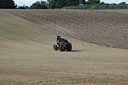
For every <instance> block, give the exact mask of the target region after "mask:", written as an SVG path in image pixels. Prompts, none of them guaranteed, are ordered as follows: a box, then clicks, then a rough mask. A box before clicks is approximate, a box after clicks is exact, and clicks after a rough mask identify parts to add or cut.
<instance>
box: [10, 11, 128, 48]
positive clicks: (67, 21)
mask: <svg viewBox="0 0 128 85" xmlns="http://www.w3.org/2000/svg"><path fill="white" fill-rule="evenodd" d="M7 11H8V12H10V13H12V14H14V15H17V16H20V17H22V18H24V19H26V20H29V21H32V22H34V23H37V24H41V25H42V26H43V27H44V28H48V29H50V30H53V31H54V32H56V31H57V33H61V34H65V35H68V36H70V37H74V38H77V39H80V40H84V41H86V42H90V43H95V44H99V45H103V46H108V47H114V48H124V49H128V44H127V43H128V30H127V28H128V14H127V13H128V11H127V10H126V11H125V10H124V11H90V10H7Z"/></svg>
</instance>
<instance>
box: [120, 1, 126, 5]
mask: <svg viewBox="0 0 128 85" xmlns="http://www.w3.org/2000/svg"><path fill="white" fill-rule="evenodd" d="M119 5H127V4H126V3H125V2H121V3H119Z"/></svg>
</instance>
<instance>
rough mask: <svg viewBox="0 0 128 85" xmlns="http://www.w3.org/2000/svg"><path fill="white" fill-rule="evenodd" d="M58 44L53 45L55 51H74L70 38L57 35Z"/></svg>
mask: <svg viewBox="0 0 128 85" xmlns="http://www.w3.org/2000/svg"><path fill="white" fill-rule="evenodd" d="M56 43H57V44H56V45H55V44H54V45H53V48H54V50H55V51H57V50H60V51H72V44H71V43H70V42H68V40H66V39H64V38H61V37H60V36H57V40H56Z"/></svg>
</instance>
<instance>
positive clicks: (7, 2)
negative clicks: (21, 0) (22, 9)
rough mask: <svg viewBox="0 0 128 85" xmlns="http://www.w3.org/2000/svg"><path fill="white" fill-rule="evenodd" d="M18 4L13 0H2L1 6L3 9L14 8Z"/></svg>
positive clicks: (0, 0) (0, 1)
mask: <svg viewBox="0 0 128 85" xmlns="http://www.w3.org/2000/svg"><path fill="white" fill-rule="evenodd" d="M16 7H17V5H15V3H14V1H13V0H0V8H2V9H14V8H16Z"/></svg>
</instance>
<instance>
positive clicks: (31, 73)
mask: <svg viewBox="0 0 128 85" xmlns="http://www.w3.org/2000/svg"><path fill="white" fill-rule="evenodd" d="M5 11H6V12H5ZM8 12H10V13H12V14H15V15H17V16H14V15H11V14H9V13H8ZM79 12H80V13H79ZM88 13H90V14H88ZM94 13H95V14H94ZM102 13H103V14H106V13H107V14H108V16H106V17H107V18H108V19H109V18H110V17H111V16H112V15H113V14H116V16H114V15H113V17H117V19H119V18H122V19H120V21H122V22H120V23H119V22H118V21H115V22H118V24H117V25H118V27H117V26H116V25H115V26H114V25H113V24H112V26H113V28H110V27H111V26H110V25H108V26H107V24H108V23H106V24H105V25H104V24H101V23H104V22H107V19H106V18H105V15H102ZM91 14H92V15H96V16H97V17H98V16H99V15H98V14H101V15H102V16H101V17H103V16H104V17H103V19H104V18H105V20H102V22H101V23H100V24H97V25H93V24H89V21H90V22H91V21H92V19H96V18H97V17H95V16H94V17H92V15H91ZM107 14H106V15H107ZM110 14H111V15H110ZM53 15H54V16H53ZM83 15H86V16H83ZM117 15H120V17H118V16H117ZM19 16H20V17H19ZM44 16H45V17H44ZM48 16H49V17H48ZM62 16H64V17H65V18H63V17H62ZM73 16H79V18H76V17H73ZM82 16H83V18H82ZM87 16H88V17H90V18H88V17H87ZM126 16H127V13H126V12H123V13H117V12H114V13H113V12H111V11H110V12H108V11H105V12H102V11H75V10H44V11H43V10H0V85H128V50H127V49H117V48H109V47H104V46H100V45H95V44H92V43H87V42H84V41H80V40H78V39H74V38H79V39H81V40H84V39H85V41H86V38H87V39H89V40H91V39H92V41H94V39H95V38H97V37H98V35H101V34H102V35H103V36H101V38H102V37H105V36H106V37H107V36H109V35H110V34H111V36H110V37H114V36H115V37H116V38H113V39H111V38H109V39H108V40H107V39H106V38H104V39H103V41H106V42H107V41H109V40H111V41H112V40H113V42H114V41H116V39H117V40H119V39H123V37H122V36H127V33H126V32H127V30H126V29H125V28H126V27H127V24H126V25H125V26H126V27H125V26H123V28H122V30H121V29H120V30H119V28H120V26H121V25H122V24H124V23H125V22H123V21H125V20H127V19H126V18H123V17H126ZM21 17H22V18H21ZM38 17H40V18H38ZM58 17H59V18H58ZM85 18H87V19H85ZM25 19H26V20H25ZM53 19H54V20H53ZM100 19H102V18H100ZM111 19H112V20H113V18H112V17H111ZM117 19H116V20H117ZM27 20H29V21H27ZM75 20H76V21H75ZM77 20H79V23H78V21H77ZM81 20H85V21H88V22H87V23H86V22H84V21H81ZM30 21H32V22H30ZM113 21H114V20H113ZM33 22H34V23H33ZM98 22H99V20H97V21H92V22H91V23H98ZM110 22H111V21H110ZM112 23H114V22H112ZM84 24H86V25H84ZM100 25H101V26H102V27H104V28H101V26H100ZM119 25H120V26H119ZM88 26H90V27H88ZM84 27H85V28H84ZM98 27H99V29H98ZM105 27H106V28H108V29H110V30H108V29H105ZM114 27H115V28H117V29H118V31H116V30H114V29H115V28H114ZM86 28H87V29H88V30H86ZM94 28H95V29H94ZM47 29H50V30H52V31H49V30H47ZM78 29H79V31H78ZM83 29H84V30H83ZM112 29H113V30H114V31H112ZM100 30H101V32H100ZM103 30H105V32H107V33H108V34H106V35H105V34H104V33H105V32H104V33H102V32H103ZM124 30H125V31H124ZM87 31H88V32H87ZM109 31H110V33H109ZM90 32H92V33H90ZM94 32H96V33H94ZM97 32H100V33H101V34H97ZM60 33H62V34H65V35H66V34H67V35H68V36H71V37H74V38H71V37H68V36H65V35H61V36H62V37H64V38H66V39H68V40H69V41H70V42H71V43H72V45H73V50H72V52H60V51H54V50H53V44H55V40H56V36H57V35H60ZM88 33H90V34H88ZM112 33H113V34H112ZM114 33H115V34H114ZM118 33H120V34H119V35H116V34H118ZM121 33H122V34H121ZM86 35H88V36H86ZM94 35H95V36H94ZM92 36H93V37H95V38H93V37H92ZM117 36H118V37H117ZM89 37H90V38H91V37H92V38H91V39H90V38H89ZM101 38H97V39H98V40H99V42H102V41H100V39H101ZM105 39H106V40H105ZM126 39H127V38H126ZM89 40H88V42H91V41H89ZM126 42H127V41H126ZM94 43H97V41H95V42H94ZM104 43H105V42H104ZM104 43H103V42H102V44H104ZM115 43H119V42H115ZM122 43H123V42H122ZM122 43H120V44H122ZM97 44H99V43H97ZM106 44H107V43H106ZM108 44H109V43H108ZM104 45H105V44H104ZM124 45H126V44H124ZM124 45H122V46H124Z"/></svg>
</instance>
